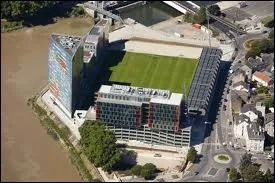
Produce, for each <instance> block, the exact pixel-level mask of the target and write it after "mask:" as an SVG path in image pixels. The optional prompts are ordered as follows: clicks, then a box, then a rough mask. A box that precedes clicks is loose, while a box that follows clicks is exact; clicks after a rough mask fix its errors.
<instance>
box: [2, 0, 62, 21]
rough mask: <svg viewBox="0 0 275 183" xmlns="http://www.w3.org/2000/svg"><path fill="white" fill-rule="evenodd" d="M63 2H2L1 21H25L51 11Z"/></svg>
mask: <svg viewBox="0 0 275 183" xmlns="http://www.w3.org/2000/svg"><path fill="white" fill-rule="evenodd" d="M60 2H61V1H1V19H2V18H4V19H7V20H16V21H18V20H25V19H28V18H30V17H34V16H37V15H39V14H41V13H44V12H45V10H49V9H50V8H52V7H54V6H55V5H57V4H59V3H60Z"/></svg>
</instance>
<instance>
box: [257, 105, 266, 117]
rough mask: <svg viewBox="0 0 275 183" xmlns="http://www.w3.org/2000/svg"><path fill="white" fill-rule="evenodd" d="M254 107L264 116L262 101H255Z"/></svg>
mask: <svg viewBox="0 0 275 183" xmlns="http://www.w3.org/2000/svg"><path fill="white" fill-rule="evenodd" d="M255 108H256V110H257V111H259V112H261V114H262V116H263V117H265V105H263V103H262V102H257V103H256V106H255Z"/></svg>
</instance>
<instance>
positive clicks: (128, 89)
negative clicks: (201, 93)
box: [98, 84, 183, 105]
mask: <svg viewBox="0 0 275 183" xmlns="http://www.w3.org/2000/svg"><path fill="white" fill-rule="evenodd" d="M98 92H99V93H106V94H119V95H121V96H134V97H140V98H148V99H149V100H148V101H150V102H153V103H162V104H168V105H180V103H181V100H182V97H183V94H180V93H171V92H170V91H169V90H160V89H153V88H142V87H136V86H126V85H117V84H113V85H112V86H110V85H101V87H100V89H99V91H98Z"/></svg>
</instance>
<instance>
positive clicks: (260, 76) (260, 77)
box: [252, 71, 272, 87]
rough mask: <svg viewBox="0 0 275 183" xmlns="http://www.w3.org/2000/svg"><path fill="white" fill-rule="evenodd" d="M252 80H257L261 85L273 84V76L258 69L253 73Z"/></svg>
mask: <svg viewBox="0 0 275 183" xmlns="http://www.w3.org/2000/svg"><path fill="white" fill-rule="evenodd" d="M252 81H257V82H258V83H259V84H260V85H263V86H265V87H268V86H269V85H270V84H271V82H272V78H270V77H269V76H267V75H265V74H264V73H263V72H258V71H256V72H255V73H254V74H253V75H252Z"/></svg>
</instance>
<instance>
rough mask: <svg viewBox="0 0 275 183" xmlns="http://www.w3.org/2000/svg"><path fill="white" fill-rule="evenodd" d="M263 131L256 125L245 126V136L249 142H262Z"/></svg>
mask: <svg viewBox="0 0 275 183" xmlns="http://www.w3.org/2000/svg"><path fill="white" fill-rule="evenodd" d="M263 131H264V130H263V129H261V127H260V126H259V125H258V124H257V123H253V122H252V123H250V124H249V125H247V134H248V138H249V139H250V140H264V138H265V137H264V132H263Z"/></svg>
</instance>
